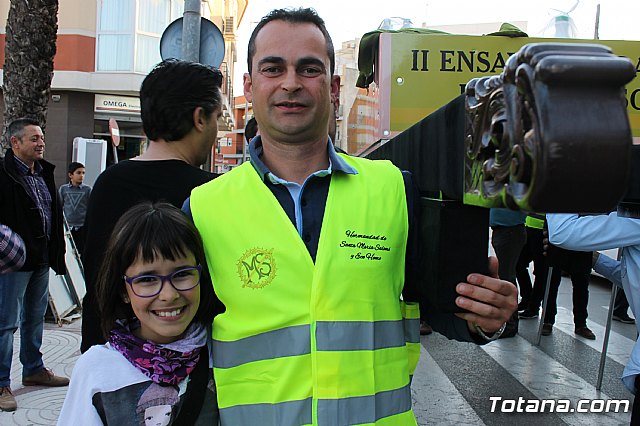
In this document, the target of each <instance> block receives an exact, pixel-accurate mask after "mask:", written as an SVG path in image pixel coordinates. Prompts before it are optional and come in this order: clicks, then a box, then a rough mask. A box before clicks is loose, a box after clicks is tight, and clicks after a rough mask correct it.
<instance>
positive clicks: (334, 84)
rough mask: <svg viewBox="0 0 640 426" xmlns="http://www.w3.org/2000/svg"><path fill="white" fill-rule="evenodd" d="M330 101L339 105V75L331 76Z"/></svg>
mask: <svg viewBox="0 0 640 426" xmlns="http://www.w3.org/2000/svg"><path fill="white" fill-rule="evenodd" d="M336 102H337V104H336ZM331 103H332V104H335V105H336V109H337V106H338V105H340V76H339V75H334V76H333V77H331Z"/></svg>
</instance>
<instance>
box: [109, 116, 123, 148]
mask: <svg viewBox="0 0 640 426" xmlns="http://www.w3.org/2000/svg"><path fill="white" fill-rule="evenodd" d="M109 133H110V134H111V140H112V141H113V144H114V145H115V146H118V145H120V129H119V128H118V122H117V121H116V119H115V118H110V119H109Z"/></svg>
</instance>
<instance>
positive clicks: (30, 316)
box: [0, 266, 49, 387]
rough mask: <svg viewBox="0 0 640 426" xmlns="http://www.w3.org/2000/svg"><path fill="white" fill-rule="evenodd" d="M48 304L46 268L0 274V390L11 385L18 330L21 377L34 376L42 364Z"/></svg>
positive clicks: (47, 271)
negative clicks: (43, 337)
mask: <svg viewBox="0 0 640 426" xmlns="http://www.w3.org/2000/svg"><path fill="white" fill-rule="evenodd" d="M48 301H49V267H48V266H47V267H46V268H39V269H36V270H35V271H29V272H11V273H8V274H0V387H2V386H9V385H10V383H11V379H10V374H11V358H12V357H13V334H14V333H15V332H16V330H17V329H18V327H20V363H21V364H22V377H26V376H30V375H32V374H35V373H37V372H38V371H39V370H41V369H42V368H43V367H44V364H43V363H42V353H41V352H40V347H41V346H42V332H43V329H44V315H45V313H46V311H47V303H48Z"/></svg>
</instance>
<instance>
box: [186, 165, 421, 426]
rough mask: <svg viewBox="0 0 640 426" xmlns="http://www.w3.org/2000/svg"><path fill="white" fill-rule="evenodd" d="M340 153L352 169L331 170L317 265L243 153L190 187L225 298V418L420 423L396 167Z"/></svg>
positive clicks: (221, 343) (221, 390) (221, 367)
mask: <svg viewBox="0 0 640 426" xmlns="http://www.w3.org/2000/svg"><path fill="white" fill-rule="evenodd" d="M343 158H345V161H347V162H348V163H350V164H351V165H352V166H353V167H354V168H355V169H356V170H358V174H356V175H349V174H344V173H341V172H336V173H334V174H333V175H332V177H331V179H332V180H331V185H330V189H329V194H328V197H327V203H326V207H325V213H324V219H323V223H322V231H321V235H320V240H319V245H318V253H317V257H316V263H315V265H314V263H313V260H312V259H311V256H310V255H309V253H308V251H307V250H306V247H305V245H304V243H303V241H302V239H301V238H300V235H299V234H298V233H297V230H296V228H295V226H294V225H293V224H292V223H291V221H290V220H289V218H288V217H287V215H286V213H285V212H284V211H283V210H282V208H281V206H280V205H279V203H278V201H277V200H276V199H275V197H274V196H273V194H272V193H271V191H269V189H268V188H267V187H266V186H265V185H264V183H263V182H261V180H260V178H259V176H258V174H257V173H256V172H255V170H254V169H253V167H252V166H251V165H250V163H247V164H246V165H242V166H240V167H237V168H235V169H234V170H232V171H231V172H229V173H227V174H225V175H223V176H221V177H219V178H217V179H216V180H215V181H212V182H211V183H209V184H206V185H203V186H201V187H198V188H196V189H195V190H194V191H193V192H192V196H191V211H192V213H193V218H194V222H195V224H196V226H197V227H198V230H199V231H200V233H201V235H202V237H203V240H204V243H205V252H206V256H207V261H208V266H209V270H210V273H211V277H212V281H213V283H214V289H215V291H216V295H217V296H218V298H219V299H220V301H221V302H222V303H223V304H224V305H225V307H226V310H225V312H224V313H222V314H220V315H218V316H216V318H215V319H214V323H213V339H214V345H213V359H214V375H215V378H216V386H217V391H218V405H219V407H220V418H221V422H222V424H223V425H234V426H235V425H243V424H260V425H274V426H275V425H277V426H287V425H299V424H314V425H325V424H326V425H333V424H340V423H339V422H337V421H335V419H336V418H340V419H344V420H340V421H341V422H350V421H351V420H349V419H359V418H362V419H367V421H369V420H370V421H371V423H375V422H379V423H380V424H383V423H384V424H394V425H415V424H416V423H415V418H414V416H413V413H412V412H411V410H410V406H411V396H410V393H409V392H407V391H406V389H408V385H409V369H410V368H409V355H408V350H407V346H406V339H405V337H406V331H407V329H406V327H405V324H404V322H403V316H402V312H401V306H400V294H401V292H402V286H403V283H404V256H405V249H406V239H407V228H408V219H407V211H406V199H405V191H404V183H403V179H402V176H401V174H400V171H399V170H398V169H397V168H396V167H395V166H393V165H392V164H391V163H389V162H386V161H384V162H383V161H376V162H373V161H369V160H364V159H358V158H351V157H347V156H344V157H343ZM381 194H382V195H384V204H380V203H372V202H371V200H378V199H381V197H382V195H381ZM418 338H419V336H418ZM418 341H419V340H418ZM309 400H310V401H311V403H310V404H307V403H306V401H309ZM309 407H310V408H309ZM362 407H364V409H365V410H366V412H360V411H358V410H362ZM309 410H310V411H309ZM335 410H338V412H336V411H335ZM354 410H356V411H354ZM338 413H339V414H338Z"/></svg>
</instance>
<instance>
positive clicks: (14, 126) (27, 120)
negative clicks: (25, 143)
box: [7, 117, 40, 140]
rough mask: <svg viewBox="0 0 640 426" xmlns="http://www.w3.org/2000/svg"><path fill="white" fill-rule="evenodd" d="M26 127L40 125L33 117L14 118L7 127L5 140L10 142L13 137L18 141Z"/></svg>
mask: <svg viewBox="0 0 640 426" xmlns="http://www.w3.org/2000/svg"><path fill="white" fill-rule="evenodd" d="M27 126H40V123H39V122H38V120H36V119H35V118H33V117H20V118H16V119H15V120H13V121H12V122H11V123H9V125H8V126H7V140H10V139H11V138H12V137H13V136H15V137H16V138H18V139H20V138H22V135H23V134H24V128H25V127H27Z"/></svg>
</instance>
